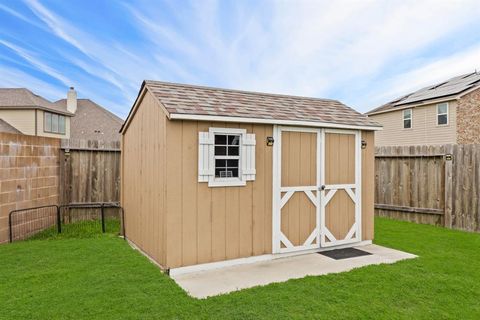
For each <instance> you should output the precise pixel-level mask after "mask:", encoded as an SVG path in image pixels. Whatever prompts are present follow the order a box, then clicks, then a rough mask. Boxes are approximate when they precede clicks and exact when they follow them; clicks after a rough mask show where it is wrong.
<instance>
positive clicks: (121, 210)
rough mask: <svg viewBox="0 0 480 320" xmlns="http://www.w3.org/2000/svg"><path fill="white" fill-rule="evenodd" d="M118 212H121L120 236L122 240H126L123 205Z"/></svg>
mask: <svg viewBox="0 0 480 320" xmlns="http://www.w3.org/2000/svg"><path fill="white" fill-rule="evenodd" d="M120 212H121V213H122V236H123V240H127V236H126V235H125V211H124V210H123V207H120Z"/></svg>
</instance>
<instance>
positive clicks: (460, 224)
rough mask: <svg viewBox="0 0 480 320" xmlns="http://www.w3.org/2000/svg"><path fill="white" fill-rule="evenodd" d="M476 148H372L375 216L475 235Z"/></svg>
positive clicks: (479, 221) (478, 207) (479, 185)
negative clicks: (373, 151) (468, 232)
mask: <svg viewBox="0 0 480 320" xmlns="http://www.w3.org/2000/svg"><path fill="white" fill-rule="evenodd" d="M479 199H480V145H473V144H472V145H436V146H406V147H377V148H376V150H375V212H376V214H377V215H378V216H388V217H391V218H395V219H400V220H409V221H414V222H419V223H428V224H434V225H441V226H445V227H448V228H453V229H461V230H467V231H477V232H480V201H479Z"/></svg>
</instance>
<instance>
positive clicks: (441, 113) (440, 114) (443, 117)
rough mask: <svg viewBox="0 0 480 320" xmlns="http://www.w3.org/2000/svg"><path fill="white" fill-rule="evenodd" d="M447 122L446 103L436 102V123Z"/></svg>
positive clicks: (444, 123)
mask: <svg viewBox="0 0 480 320" xmlns="http://www.w3.org/2000/svg"><path fill="white" fill-rule="evenodd" d="M446 124H448V103H447V102H446V103H439V104H437V125H446Z"/></svg>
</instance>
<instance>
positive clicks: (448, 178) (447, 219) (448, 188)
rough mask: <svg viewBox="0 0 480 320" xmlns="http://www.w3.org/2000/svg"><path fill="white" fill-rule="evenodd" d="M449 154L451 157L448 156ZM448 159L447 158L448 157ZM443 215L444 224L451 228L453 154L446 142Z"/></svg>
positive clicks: (451, 148) (450, 146)
mask: <svg viewBox="0 0 480 320" xmlns="http://www.w3.org/2000/svg"><path fill="white" fill-rule="evenodd" d="M450 155H451V157H452V158H450ZM447 157H448V158H450V159H448V158H447ZM443 161H444V162H445V187H444V189H445V215H444V222H443V224H444V226H445V227H447V228H452V211H453V210H452V209H453V174H452V172H453V162H454V161H455V155H454V154H453V145H451V144H448V145H446V146H445V157H444V160H443Z"/></svg>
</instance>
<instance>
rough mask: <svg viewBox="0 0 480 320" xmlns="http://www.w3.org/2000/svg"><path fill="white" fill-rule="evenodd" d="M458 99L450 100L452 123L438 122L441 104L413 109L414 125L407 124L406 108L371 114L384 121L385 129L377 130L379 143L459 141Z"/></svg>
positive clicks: (390, 144) (450, 118)
mask: <svg viewBox="0 0 480 320" xmlns="http://www.w3.org/2000/svg"><path fill="white" fill-rule="evenodd" d="M456 105H457V102H456V101H450V102H449V107H448V111H449V123H448V125H443V126H438V125H437V104H430V105H425V106H421V107H415V108H413V109H412V111H413V114H412V128H410V129H404V128H403V110H398V111H392V112H387V113H381V114H377V115H371V116H370V117H371V118H372V119H373V120H375V121H377V122H378V123H380V124H381V125H383V130H380V131H376V132H375V144H376V145H377V146H405V145H423V144H445V143H456V141H457V131H456V130H457V129H456V126H457V112H456V109H457V108H456Z"/></svg>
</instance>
